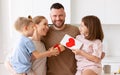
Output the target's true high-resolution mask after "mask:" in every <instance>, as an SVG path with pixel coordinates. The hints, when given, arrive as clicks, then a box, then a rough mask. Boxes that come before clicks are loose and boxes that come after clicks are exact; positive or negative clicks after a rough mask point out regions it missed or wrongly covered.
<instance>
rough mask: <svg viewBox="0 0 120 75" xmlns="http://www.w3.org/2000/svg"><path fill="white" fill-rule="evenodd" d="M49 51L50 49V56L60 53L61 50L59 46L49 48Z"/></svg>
mask: <svg viewBox="0 0 120 75" xmlns="http://www.w3.org/2000/svg"><path fill="white" fill-rule="evenodd" d="M49 51H50V56H57V55H59V51H58V49H57V48H53V47H51V48H50V49H49Z"/></svg>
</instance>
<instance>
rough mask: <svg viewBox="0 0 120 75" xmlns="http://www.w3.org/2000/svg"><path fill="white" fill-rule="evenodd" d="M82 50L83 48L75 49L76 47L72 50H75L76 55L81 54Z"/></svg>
mask: <svg viewBox="0 0 120 75" xmlns="http://www.w3.org/2000/svg"><path fill="white" fill-rule="evenodd" d="M81 51H82V50H75V49H73V50H72V52H73V53H74V54H75V55H79V54H81Z"/></svg>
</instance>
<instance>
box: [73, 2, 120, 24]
mask: <svg viewBox="0 0 120 75" xmlns="http://www.w3.org/2000/svg"><path fill="white" fill-rule="evenodd" d="M119 4H120V0H75V1H74V0H72V2H71V6H72V9H71V10H72V14H71V23H75V24H76V23H77V24H79V23H80V20H81V18H82V17H83V16H86V15H96V16H98V17H99V18H100V20H101V22H102V24H120V5H119Z"/></svg>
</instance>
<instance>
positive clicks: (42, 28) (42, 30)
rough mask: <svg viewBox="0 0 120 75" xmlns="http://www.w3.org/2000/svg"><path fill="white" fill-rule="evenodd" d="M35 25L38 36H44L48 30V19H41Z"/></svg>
mask: <svg viewBox="0 0 120 75" xmlns="http://www.w3.org/2000/svg"><path fill="white" fill-rule="evenodd" d="M36 26H37V31H38V33H39V35H40V36H45V35H46V34H47V32H48V30H49V27H48V21H47V20H46V19H43V20H42V21H41V22H40V23H39V24H38V25H36Z"/></svg>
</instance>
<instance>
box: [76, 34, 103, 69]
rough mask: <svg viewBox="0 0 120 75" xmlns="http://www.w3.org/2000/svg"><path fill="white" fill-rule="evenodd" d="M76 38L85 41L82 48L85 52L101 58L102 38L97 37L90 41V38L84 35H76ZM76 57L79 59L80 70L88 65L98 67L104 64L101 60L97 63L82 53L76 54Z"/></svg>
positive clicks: (78, 67)
mask: <svg viewBox="0 0 120 75" xmlns="http://www.w3.org/2000/svg"><path fill="white" fill-rule="evenodd" d="M76 39H77V40H79V41H80V42H82V43H83V46H82V48H81V49H80V50H84V51H85V52H87V53H89V54H91V55H94V56H96V57H99V58H101V54H102V42H101V40H99V39H96V40H94V41H90V40H87V39H85V38H84V36H83V35H78V36H76ZM75 58H76V60H77V69H78V70H79V69H82V68H84V67H87V66H97V67H101V66H102V65H101V62H99V63H95V62H93V61H90V60H88V59H87V58H85V57H83V56H81V55H75Z"/></svg>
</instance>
